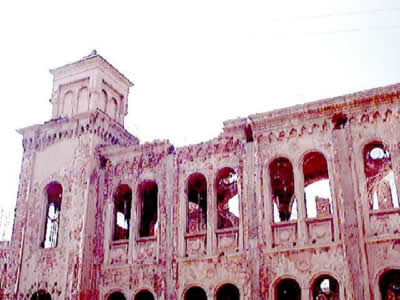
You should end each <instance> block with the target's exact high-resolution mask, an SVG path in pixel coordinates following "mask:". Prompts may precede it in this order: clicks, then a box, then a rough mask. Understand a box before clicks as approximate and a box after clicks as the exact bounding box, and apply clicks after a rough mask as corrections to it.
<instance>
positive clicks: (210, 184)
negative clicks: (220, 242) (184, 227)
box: [207, 172, 217, 255]
mask: <svg viewBox="0 0 400 300" xmlns="http://www.w3.org/2000/svg"><path fill="white" fill-rule="evenodd" d="M213 175H214V174H213V172H209V173H208V175H207V255H212V254H214V253H216V251H217V239H216V234H215V230H216V225H217V196H216V192H215V184H214V176H213Z"/></svg>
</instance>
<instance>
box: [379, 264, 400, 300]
mask: <svg viewBox="0 0 400 300" xmlns="http://www.w3.org/2000/svg"><path fill="white" fill-rule="evenodd" d="M379 289H380V292H381V297H382V298H381V299H382V300H399V299H400V270H389V271H387V272H385V273H384V274H383V275H382V276H381V278H380V280H379Z"/></svg>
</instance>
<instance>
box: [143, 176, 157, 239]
mask: <svg viewBox="0 0 400 300" xmlns="http://www.w3.org/2000/svg"><path fill="white" fill-rule="evenodd" d="M139 199H140V209H141V211H140V223H139V228H140V229H139V237H149V236H154V235H155V233H156V230H157V225H158V186H157V183H156V182H155V181H153V180H146V181H144V182H142V183H141V184H140V186H139Z"/></svg>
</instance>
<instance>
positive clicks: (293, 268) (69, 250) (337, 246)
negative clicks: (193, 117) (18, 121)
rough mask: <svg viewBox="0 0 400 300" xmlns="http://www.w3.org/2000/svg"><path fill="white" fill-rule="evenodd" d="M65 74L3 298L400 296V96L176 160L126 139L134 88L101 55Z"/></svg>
mask: <svg viewBox="0 0 400 300" xmlns="http://www.w3.org/2000/svg"><path fill="white" fill-rule="evenodd" d="M51 72H52V74H53V75H54V79H53V89H52V91H51V93H49V94H51V95H52V99H51V102H50V103H51V105H52V112H51V116H49V118H50V120H48V121H45V122H44V123H43V124H39V125H33V126H30V127H26V128H23V129H20V130H18V132H19V133H20V134H21V135H22V136H23V137H22V145H23V148H24V149H23V150H24V151H23V160H22V167H21V174H20V184H19V187H18V193H17V206H16V211H15V223H14V224H13V236H12V240H11V241H10V242H4V243H3V242H0V299H23V300H29V299H31V300H49V299H52V300H63V299H71V300H76V299H79V298H80V299H85V300H86V299H94V300H120V299H126V300H147V299H150V300H153V299H154V300H156V299H164V300H165V299H168V300H182V299H184V300H205V299H207V300H211V299H212V300H228V299H229V300H230V299H234V300H236V299H240V300H285V299H294V300H297V299H303V300H310V299H313V300H337V299H340V300H345V299H357V300H358V299H362V300H391V299H395V300H399V299H400V275H399V272H400V270H399V267H398V266H399V262H400V228H399V224H400V201H399V199H400V189H399V187H400V100H399V99H400V84H394V85H391V86H387V87H383V88H379V89H373V90H368V91H363V92H358V93H354V94H351V95H345V96H341V97H336V98H332V99H327V100H321V101H317V102H313V103H307V104H305V105H297V106H294V107H289V108H283V109H280V110H277V111H272V112H266V113H257V114H254V115H250V116H247V117H243V118H237V119H233V120H228V121H226V122H224V123H223V128H222V130H221V134H219V135H218V136H216V137H215V138H212V139H210V140H208V141H204V142H201V143H198V144H193V145H185V146H179V147H175V146H174V145H173V144H172V143H171V142H170V141H169V140H166V139H165V140H154V141H152V142H144V143H143V142H142V143H141V142H140V140H139V138H138V137H136V136H134V135H133V134H131V133H130V132H129V131H128V130H127V129H126V127H125V123H124V122H125V117H126V115H127V113H128V107H132V106H131V105H128V95H131V93H129V90H130V87H131V86H132V83H131V82H130V81H129V80H128V79H127V78H126V77H125V76H124V75H122V74H121V73H120V72H119V71H118V70H117V69H115V67H114V66H113V65H111V64H110V63H109V62H108V61H107V60H105V59H104V58H103V57H101V56H100V55H98V54H97V53H95V52H94V53H92V54H91V55H89V56H85V57H84V58H82V59H80V60H78V61H77V62H75V63H72V64H68V65H65V66H63V67H60V68H57V69H53V70H52V71H51ZM133 103H134V102H133ZM197 104H199V103H197ZM200 104H201V103H200ZM149 105H150V106H153V107H154V108H156V107H157V103H151V102H149ZM185 105H192V104H190V101H189V100H188V103H187V104H185ZM194 107H195V106H194ZM210 109H212V108H211V107H210ZM194 111H195V110H194ZM141 113H146V112H141ZM148 117H149V118H151V114H149V115H148ZM203 120H204V122H207V121H208V120H207V116H205V118H203ZM154 122H155V123H156V122H157V120H154ZM158 125H159V126H164V124H158ZM182 126H185V124H184V123H183V124H182ZM199 126H202V124H199ZM6 146H7V145H6ZM6 146H5V147H6ZM0 223H1V222H0Z"/></svg>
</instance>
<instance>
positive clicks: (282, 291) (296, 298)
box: [275, 279, 301, 300]
mask: <svg viewBox="0 0 400 300" xmlns="http://www.w3.org/2000/svg"><path fill="white" fill-rule="evenodd" d="M275 299H276V300H289V299H290V300H300V299H301V289H300V286H299V284H298V283H297V281H296V280H293V279H283V280H281V281H280V282H279V283H278V284H277V285H276V289H275Z"/></svg>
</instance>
